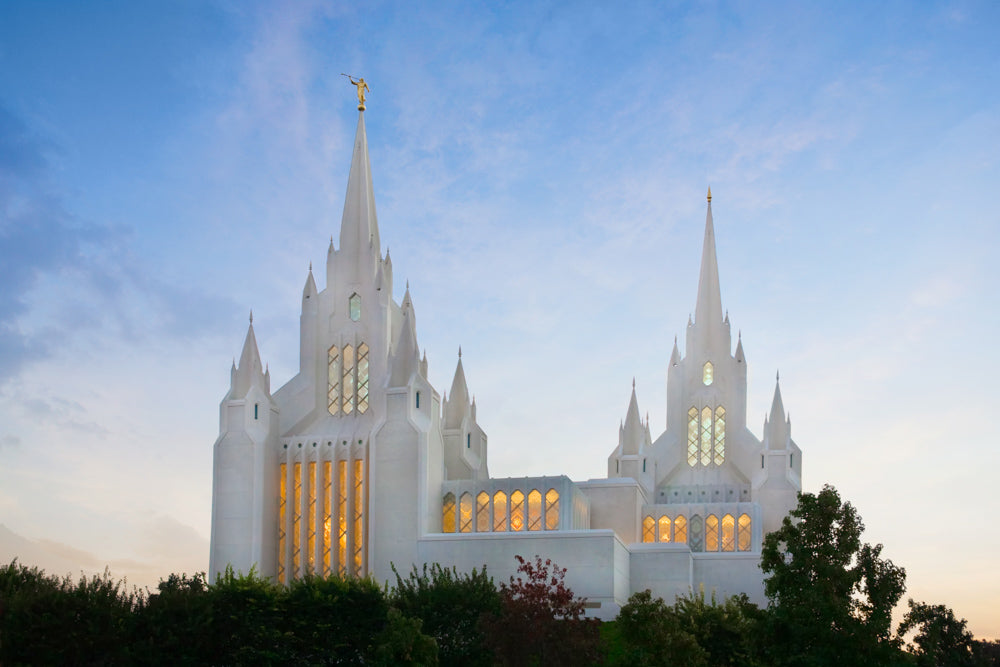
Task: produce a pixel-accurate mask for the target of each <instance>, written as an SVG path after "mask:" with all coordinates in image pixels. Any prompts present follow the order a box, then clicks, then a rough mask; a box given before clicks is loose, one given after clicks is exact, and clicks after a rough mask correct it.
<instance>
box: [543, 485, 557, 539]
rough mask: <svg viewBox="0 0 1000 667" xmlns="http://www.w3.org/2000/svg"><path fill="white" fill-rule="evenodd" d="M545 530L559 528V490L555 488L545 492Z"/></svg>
mask: <svg viewBox="0 0 1000 667" xmlns="http://www.w3.org/2000/svg"><path fill="white" fill-rule="evenodd" d="M545 530H559V492H558V491H556V490H555V489H549V490H548V491H547V492H546V493H545Z"/></svg>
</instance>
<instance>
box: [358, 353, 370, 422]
mask: <svg viewBox="0 0 1000 667" xmlns="http://www.w3.org/2000/svg"><path fill="white" fill-rule="evenodd" d="M366 412H368V346H367V345H366V344H364V343H361V344H360V345H358V414H359V415H363V414H365V413H366Z"/></svg>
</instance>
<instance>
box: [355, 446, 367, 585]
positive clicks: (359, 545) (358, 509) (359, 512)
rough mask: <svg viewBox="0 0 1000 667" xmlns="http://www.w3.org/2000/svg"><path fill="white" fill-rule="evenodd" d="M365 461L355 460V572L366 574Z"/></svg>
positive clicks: (359, 574)
mask: <svg viewBox="0 0 1000 667" xmlns="http://www.w3.org/2000/svg"><path fill="white" fill-rule="evenodd" d="M364 465H365V464H364V461H362V460H361V459H355V460H354V573H355V574H356V575H358V576H361V575H362V574H364V557H365V556H364V547H365V525H364V519H365V514H364V507H365V495H364V493H365V489H364V484H365V481H364Z"/></svg>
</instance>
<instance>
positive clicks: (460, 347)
mask: <svg viewBox="0 0 1000 667" xmlns="http://www.w3.org/2000/svg"><path fill="white" fill-rule="evenodd" d="M458 358H459V359H461V358H462V346H461V345H459V346H458Z"/></svg>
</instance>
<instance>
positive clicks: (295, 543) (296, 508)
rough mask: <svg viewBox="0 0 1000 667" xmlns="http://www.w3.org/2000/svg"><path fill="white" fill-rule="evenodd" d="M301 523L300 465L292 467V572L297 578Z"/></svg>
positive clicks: (293, 576)
mask: <svg viewBox="0 0 1000 667" xmlns="http://www.w3.org/2000/svg"><path fill="white" fill-rule="evenodd" d="M301 521H302V464H301V463H296V464H295V465H294V466H292V571H291V573H290V574H291V576H292V578H295V577H297V576H299V546H300V545H299V532H300V531H299V526H301Z"/></svg>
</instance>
